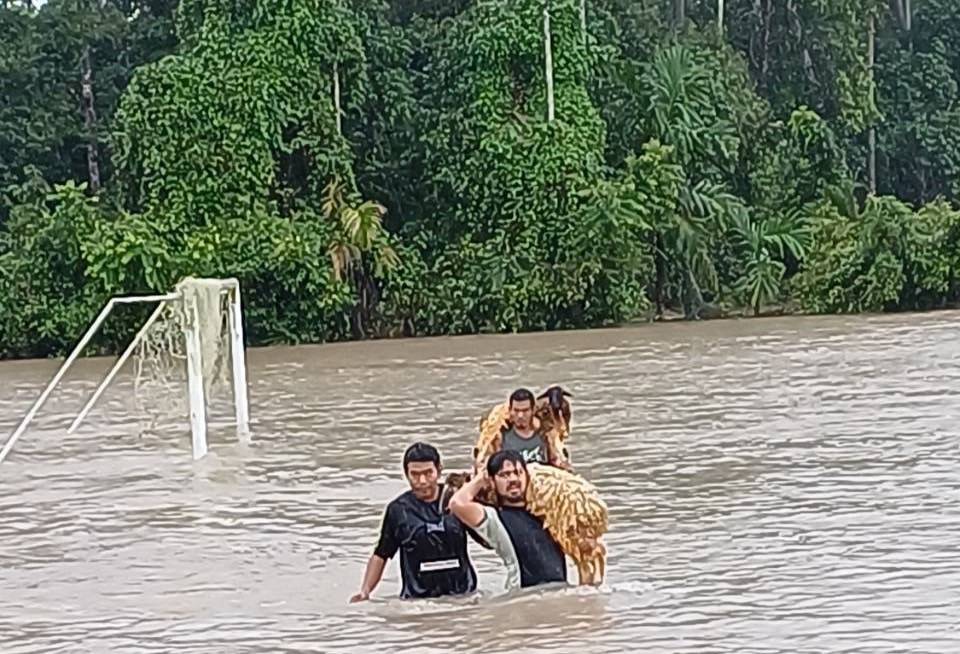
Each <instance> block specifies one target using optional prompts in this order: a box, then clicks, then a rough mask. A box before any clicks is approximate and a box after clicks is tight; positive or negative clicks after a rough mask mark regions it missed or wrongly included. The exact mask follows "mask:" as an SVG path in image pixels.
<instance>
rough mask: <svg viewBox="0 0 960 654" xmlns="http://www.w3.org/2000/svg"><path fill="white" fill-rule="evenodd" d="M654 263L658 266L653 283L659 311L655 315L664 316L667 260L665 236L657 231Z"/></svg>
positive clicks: (655, 301) (654, 299)
mask: <svg viewBox="0 0 960 654" xmlns="http://www.w3.org/2000/svg"><path fill="white" fill-rule="evenodd" d="M653 243H654V248H653V250H654V252H653V257H654V265H655V266H656V279H655V281H654V285H653V301H654V303H655V304H656V308H657V312H656V315H655V317H656V318H662V317H663V283H664V277H665V276H666V262H665V261H664V258H663V237H662V236H661V235H660V233H659V232H657V235H656V236H655V237H654V242H653Z"/></svg>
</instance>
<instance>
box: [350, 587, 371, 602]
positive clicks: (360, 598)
mask: <svg viewBox="0 0 960 654" xmlns="http://www.w3.org/2000/svg"><path fill="white" fill-rule="evenodd" d="M368 599H370V593H368V592H367V591H365V590H361V591H360V592H359V593H357V594H356V595H354V596H353V597H351V598H350V603H351V604H356V603H357V602H366V601H367V600H368Z"/></svg>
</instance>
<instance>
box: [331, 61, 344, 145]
mask: <svg viewBox="0 0 960 654" xmlns="http://www.w3.org/2000/svg"><path fill="white" fill-rule="evenodd" d="M333 110H334V112H335V113H336V118H337V134H340V135H341V136H342V135H343V112H342V111H341V110H340V69H339V67H338V66H337V63H336V62H334V64H333Z"/></svg>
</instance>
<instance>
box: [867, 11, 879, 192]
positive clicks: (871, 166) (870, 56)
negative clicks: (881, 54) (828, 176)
mask: <svg viewBox="0 0 960 654" xmlns="http://www.w3.org/2000/svg"><path fill="white" fill-rule="evenodd" d="M867 30H868V34H867V66H868V70H869V73H870V96H871V100H872V103H875V102H876V90H875V87H874V81H873V65H874V49H875V44H876V40H877V33H876V23H875V20H874V17H873V16H870V22H869V24H868V27H867ZM867 144H868V153H867V157H868V159H867V174H868V175H869V178H870V180H869V181H870V194H871V195H876V194H877V128H876V127H875V126H874V125H872V124H871V125H870V131H869V132H868V133H867Z"/></svg>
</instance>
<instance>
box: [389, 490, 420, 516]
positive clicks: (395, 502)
mask: <svg viewBox="0 0 960 654" xmlns="http://www.w3.org/2000/svg"><path fill="white" fill-rule="evenodd" d="M414 499H415V498H414V495H413V491H412V490H407V491H404V492H403V493H400V494H399V495H397V496H396V497H395V498H393V499H392V500H390V501H389V502H387V513H391V512H393V511H397V510H399V509H402V508H404V507H407V506H410V505H411V503H412V502H413V500H414Z"/></svg>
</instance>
